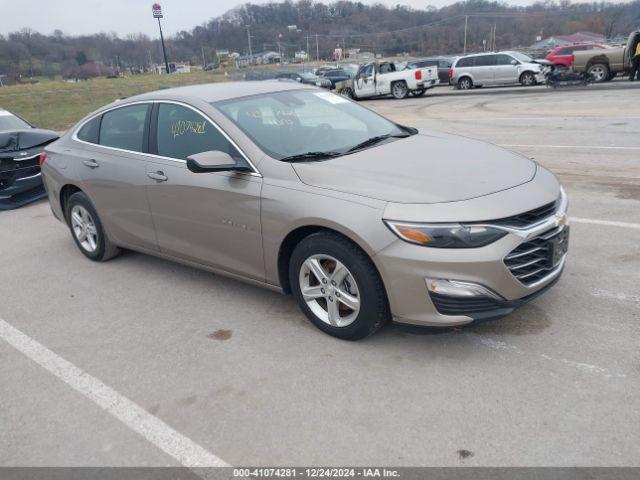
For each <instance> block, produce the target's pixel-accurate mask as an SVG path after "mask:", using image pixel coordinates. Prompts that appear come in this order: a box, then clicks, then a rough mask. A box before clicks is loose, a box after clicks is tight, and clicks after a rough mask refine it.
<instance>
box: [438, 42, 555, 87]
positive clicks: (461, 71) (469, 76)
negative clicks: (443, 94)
mask: <svg viewBox="0 0 640 480" xmlns="http://www.w3.org/2000/svg"><path fill="white" fill-rule="evenodd" d="M544 79H545V77H544V67H543V65H541V64H540V63H537V62H536V61H535V60H533V59H532V58H531V57H529V56H527V55H525V54H523V53H520V52H512V51H507V52H498V53H479V54H475V55H467V56H464V57H458V58H457V59H455V60H454V62H453V65H452V67H451V70H450V71H449V83H451V85H454V86H456V87H457V88H459V89H461V90H469V89H471V88H473V87H480V86H483V85H507V84H513V83H520V84H522V85H524V86H531V85H535V84H536V83H544Z"/></svg>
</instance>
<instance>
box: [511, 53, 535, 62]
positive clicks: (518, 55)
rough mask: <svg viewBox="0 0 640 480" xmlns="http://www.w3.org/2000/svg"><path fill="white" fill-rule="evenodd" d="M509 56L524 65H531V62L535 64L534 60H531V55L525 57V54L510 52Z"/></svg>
mask: <svg viewBox="0 0 640 480" xmlns="http://www.w3.org/2000/svg"><path fill="white" fill-rule="evenodd" d="M509 54H510V55H511V56H512V57H514V58H517V59H518V60H520V61H521V62H522V63H531V62H533V58H531V57H530V56H529V55H525V54H524V53H520V52H509Z"/></svg>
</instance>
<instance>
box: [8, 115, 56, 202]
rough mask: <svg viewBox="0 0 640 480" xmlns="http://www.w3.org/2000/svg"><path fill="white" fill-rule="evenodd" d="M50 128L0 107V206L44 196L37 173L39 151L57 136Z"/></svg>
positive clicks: (38, 173) (39, 176)
mask: <svg viewBox="0 0 640 480" xmlns="http://www.w3.org/2000/svg"><path fill="white" fill-rule="evenodd" d="M58 138H59V135H58V134H57V133H56V132H53V131H51V130H42V129H39V128H34V127H33V126H32V125H30V124H29V123H28V122H26V121H24V120H23V119H21V118H20V117H18V116H17V115H14V114H12V113H11V112H9V111H7V110H2V109H0V210H9V209H12V208H18V207H21V206H22V205H26V204H27V203H31V202H34V201H36V200H38V199H40V198H44V197H46V195H47V194H46V191H45V189H44V185H43V183H42V178H41V175H40V154H41V153H42V152H43V150H44V147H45V146H46V145H48V144H50V143H51V142H53V141H55V140H57V139H58Z"/></svg>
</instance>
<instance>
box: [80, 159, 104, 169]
mask: <svg viewBox="0 0 640 480" xmlns="http://www.w3.org/2000/svg"><path fill="white" fill-rule="evenodd" d="M82 163H84V164H85V165H86V166H87V167H89V168H98V167H99V166H100V164H99V163H98V162H96V161H95V160H94V159H91V160H83V161H82Z"/></svg>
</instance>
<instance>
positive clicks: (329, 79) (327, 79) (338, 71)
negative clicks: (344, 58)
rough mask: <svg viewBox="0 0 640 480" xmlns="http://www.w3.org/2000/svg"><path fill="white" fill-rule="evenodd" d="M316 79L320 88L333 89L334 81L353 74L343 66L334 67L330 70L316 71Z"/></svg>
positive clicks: (348, 77) (345, 78) (342, 79)
mask: <svg viewBox="0 0 640 480" xmlns="http://www.w3.org/2000/svg"><path fill="white" fill-rule="evenodd" d="M318 76H319V78H318V80H316V85H317V86H318V87H322V88H328V89H329V90H333V89H334V88H336V83H338V82H342V81H344V80H349V79H350V78H353V75H352V74H351V73H349V72H348V71H347V70H345V69H343V68H334V69H331V70H325V71H322V72H320V73H318Z"/></svg>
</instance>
